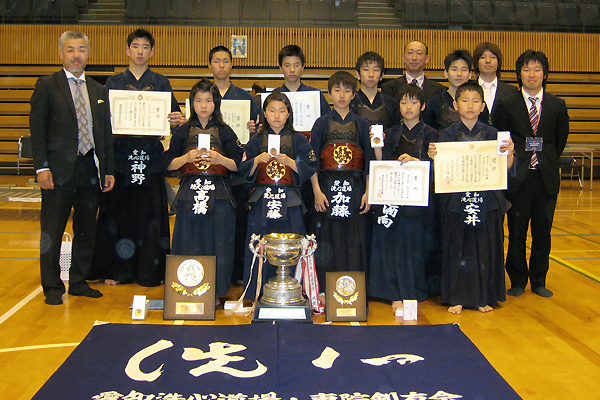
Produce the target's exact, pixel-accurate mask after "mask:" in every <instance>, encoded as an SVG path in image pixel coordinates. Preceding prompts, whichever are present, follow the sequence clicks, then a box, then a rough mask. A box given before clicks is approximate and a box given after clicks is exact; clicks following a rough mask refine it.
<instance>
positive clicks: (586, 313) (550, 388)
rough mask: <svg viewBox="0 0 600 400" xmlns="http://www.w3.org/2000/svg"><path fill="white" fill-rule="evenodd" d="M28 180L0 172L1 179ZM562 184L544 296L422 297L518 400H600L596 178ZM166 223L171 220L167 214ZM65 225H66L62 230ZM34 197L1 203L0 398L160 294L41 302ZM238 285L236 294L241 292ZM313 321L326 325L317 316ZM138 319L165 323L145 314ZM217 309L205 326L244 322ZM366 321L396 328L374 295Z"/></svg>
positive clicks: (432, 319) (28, 388)
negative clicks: (467, 302) (475, 306)
mask: <svg viewBox="0 0 600 400" xmlns="http://www.w3.org/2000/svg"><path fill="white" fill-rule="evenodd" d="M29 178H30V177H15V176H0V184H2V183H17V184H24V183H25V182H26V181H27V180H28V179H29ZM588 185H589V182H586V188H585V189H584V190H579V187H578V184H577V182H576V181H573V182H572V183H570V182H569V181H568V180H566V181H563V183H562V191H561V193H560V195H559V197H558V206H557V210H556V215H555V218H554V228H553V231H552V234H553V246H552V254H551V260H550V272H549V274H548V288H550V289H551V290H552V291H554V297H552V298H550V299H543V298H541V297H539V296H537V295H534V294H532V293H531V292H530V291H529V289H528V290H527V291H526V292H525V294H524V295H523V296H521V297H519V298H511V297H509V298H508V299H507V301H506V302H505V303H503V305H502V307H500V308H497V309H495V310H494V311H493V312H490V313H487V314H482V313H480V312H478V311H472V310H465V311H463V314H462V315H459V316H454V315H451V314H449V313H448V312H446V308H445V307H442V306H441V305H440V304H439V299H437V298H433V299H429V300H427V301H426V302H424V303H420V304H419V319H418V324H447V323H458V324H460V327H461V329H462V330H463V332H464V333H465V334H466V335H467V336H468V337H469V338H470V339H471V340H472V341H473V342H474V343H475V344H476V345H477V347H478V348H479V349H480V350H481V352H482V353H483V354H484V355H485V356H486V357H487V359H488V360H489V361H490V362H491V364H492V365H493V366H494V367H495V368H496V369H497V370H498V371H499V372H500V374H501V375H502V376H503V377H504V378H505V379H506V380H507V381H508V383H509V384H510V385H512V387H513V388H514V389H515V390H516V391H517V392H518V393H519V394H520V395H521V396H522V397H523V398H524V399H528V400H529V399H531V400H534V399H535V400H550V399H594V398H600V379H599V377H600V302H599V299H600V212H599V211H600V185H598V186H597V190H596V191H593V192H591V191H590V190H588V187H589V186H588ZM172 222H173V221H172ZM67 229H70V227H68V228H67ZM39 230H40V229H39V204H31V203H29V204H28V203H0V243H1V244H0V248H1V250H0V260H1V261H0V263H1V264H0V265H1V267H0V270H1V272H2V278H3V279H2V281H1V282H0V376H1V378H0V398H2V399H12V400H21V399H30V398H31V397H32V396H33V395H34V394H35V393H36V391H37V390H38V389H39V388H40V387H41V386H42V385H43V384H44V382H45V381H46V380H47V379H48V378H49V377H50V376H51V375H52V373H53V372H54V371H55V370H56V369H57V368H58V367H59V366H60V365H61V364H62V362H63V361H64V360H65V359H66V358H67V357H68V356H69V354H70V353H71V351H72V350H73V349H74V347H75V346H76V345H77V344H78V343H79V342H80V341H81V340H82V339H83V338H84V337H85V335H86V334H87V333H88V332H89V330H90V329H91V327H92V325H93V324H94V321H108V322H115V323H133V322H132V321H131V311H130V310H129V305H130V304H131V301H132V296H133V295H134V294H145V295H146V296H147V297H148V298H149V299H162V298H163V290H164V289H163V287H158V288H142V287H139V286H137V285H123V286H116V287H109V286H106V285H104V284H95V285H93V286H94V287H96V288H98V289H100V290H101V291H102V292H103V293H104V297H102V298H101V299H87V298H79V297H68V296H65V297H64V300H65V304H64V305H63V306H47V305H45V304H44V297H43V294H42V293H41V287H40V282H39V259H38V257H39V250H38V246H39ZM239 291H240V289H239V288H234V289H233V290H232V292H230V294H231V295H232V297H233V292H235V293H239ZM315 322H324V318H322V317H316V318H315ZM144 323H149V324H174V323H175V324H177V323H184V324H190V325H191V324H203V323H200V322H188V321H185V322H183V321H179V322H174V321H163V319H162V312H157V311H151V312H150V314H149V316H148V318H147V319H146V321H144ZM246 323H249V319H248V318H245V317H241V316H231V315H229V316H227V315H225V313H224V311H223V310H222V309H221V310H218V311H217V318H216V321H209V322H205V323H204V324H246ZM367 324H370V325H384V324H385V325H402V320H400V319H397V318H396V317H394V316H393V313H392V311H391V308H390V306H389V305H387V304H383V303H378V302H371V303H370V309H369V318H368V322H367Z"/></svg>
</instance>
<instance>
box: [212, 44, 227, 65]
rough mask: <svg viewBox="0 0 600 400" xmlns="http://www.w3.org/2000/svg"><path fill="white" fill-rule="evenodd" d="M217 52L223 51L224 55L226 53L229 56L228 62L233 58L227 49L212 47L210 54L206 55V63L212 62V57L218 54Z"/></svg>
mask: <svg viewBox="0 0 600 400" xmlns="http://www.w3.org/2000/svg"><path fill="white" fill-rule="evenodd" d="M219 51H224V52H225V53H227V54H228V55H229V60H230V61H233V56H232V55H231V50H229V49H228V48H227V47H225V46H216V47H213V48H212V49H211V50H210V52H209V53H208V62H209V63H210V62H211V61H212V58H213V56H214V55H215V53H217V52H219Z"/></svg>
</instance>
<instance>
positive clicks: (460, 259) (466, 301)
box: [440, 122, 514, 308]
mask: <svg viewBox="0 0 600 400" xmlns="http://www.w3.org/2000/svg"><path fill="white" fill-rule="evenodd" d="M497 133H498V131H497V130H496V129H495V128H492V127H491V126H488V125H485V124H483V123H481V122H477V123H476V124H475V126H474V127H473V130H469V129H468V128H467V127H466V126H465V125H464V124H463V123H462V122H459V123H457V124H455V125H453V126H451V127H450V128H448V129H446V130H444V131H443V132H442V134H441V136H440V142H455V141H470V140H473V141H476V140H496V137H497ZM512 171H514V165H513V168H512ZM442 198H443V199H444V201H443V210H442V227H443V250H442V251H443V256H442V257H443V258H442V292H441V301H442V304H449V305H450V306H457V305H461V306H463V307H467V308H477V307H483V306H486V305H489V306H497V305H498V302H500V301H505V300H506V288H505V276H504V245H503V240H504V228H503V220H504V214H505V213H506V211H507V209H508V203H507V201H506V199H505V198H504V196H503V195H502V193H501V192H500V191H482V192H466V193H451V194H448V195H444V196H443V197H442ZM470 204H471V205H477V206H479V208H478V209H479V210H480V212H479V213H478V214H475V216H474V215H473V214H472V213H469V212H467V210H466V209H465V208H466V207H467V206H468V205H470ZM474 217H476V218H474ZM475 220H479V221H475Z"/></svg>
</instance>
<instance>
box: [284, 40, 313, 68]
mask: <svg viewBox="0 0 600 400" xmlns="http://www.w3.org/2000/svg"><path fill="white" fill-rule="evenodd" d="M286 57H298V58H299V59H300V62H301V63H302V66H303V67H304V62H305V61H306V60H305V59H304V52H303V51H302V49H301V48H300V46H297V45H295V44H290V45H287V46H285V47H284V48H283V49H281V50H280V51H279V66H280V67H281V66H282V65H283V59H284V58H286Z"/></svg>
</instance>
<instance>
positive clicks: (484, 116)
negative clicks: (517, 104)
mask: <svg viewBox="0 0 600 400" xmlns="http://www.w3.org/2000/svg"><path fill="white" fill-rule="evenodd" d="M502 59H503V57H502V51H500V48H499V47H498V46H497V45H495V44H494V43H490V42H483V43H479V44H478V45H477V46H476V47H475V50H473V71H474V72H475V75H477V77H478V78H477V82H478V83H479V86H481V87H482V88H483V93H484V97H485V98H484V100H485V106H486V108H487V111H488V112H487V113H485V112H482V113H481V114H479V120H480V121H481V122H483V123H484V124H488V125H492V112H493V111H494V109H495V107H496V105H497V104H498V101H499V100H500V99H502V98H504V97H506V96H508V95H510V94H513V93H516V92H518V91H519V90H518V89H517V88H516V87H515V86H513V85H509V84H508V83H506V82H501V81H500V74H501V70H502Z"/></svg>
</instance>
